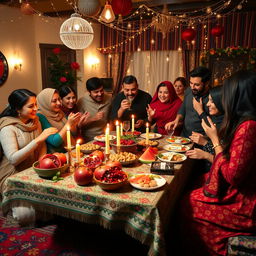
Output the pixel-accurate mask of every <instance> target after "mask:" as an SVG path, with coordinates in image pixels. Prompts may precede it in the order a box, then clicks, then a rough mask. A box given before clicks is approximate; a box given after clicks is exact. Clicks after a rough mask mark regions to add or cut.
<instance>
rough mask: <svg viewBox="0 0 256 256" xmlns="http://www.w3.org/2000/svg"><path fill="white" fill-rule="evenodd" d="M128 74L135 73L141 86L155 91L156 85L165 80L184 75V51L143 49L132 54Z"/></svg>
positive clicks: (152, 91) (148, 90) (152, 93)
mask: <svg viewBox="0 0 256 256" xmlns="http://www.w3.org/2000/svg"><path fill="white" fill-rule="evenodd" d="M127 75H134V76H135V77H136V78H137V80H138V84H139V88H140V89H141V90H144V91H146V92H148V93H150V94H151V95H152V96H153V95H154V93H155V90H156V87H157V86H158V85H159V84H160V83H161V82H163V81H166V80H168V81H171V82H172V83H173V81H174V80H175V79H176V78H177V77H178V76H183V66H182V53H181V52H178V51H143V52H134V53H133V54H132V56H131V62H130V66H129V68H128V70H127Z"/></svg>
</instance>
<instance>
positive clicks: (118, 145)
mask: <svg viewBox="0 0 256 256" xmlns="http://www.w3.org/2000/svg"><path fill="white" fill-rule="evenodd" d="M116 146H117V147H120V127H119V123H118V121H116Z"/></svg>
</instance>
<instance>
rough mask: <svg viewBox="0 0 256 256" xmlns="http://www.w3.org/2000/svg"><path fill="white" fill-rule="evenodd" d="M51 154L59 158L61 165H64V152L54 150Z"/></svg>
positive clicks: (65, 160)
mask: <svg viewBox="0 0 256 256" xmlns="http://www.w3.org/2000/svg"><path fill="white" fill-rule="evenodd" d="M53 155H55V156H57V157H58V158H59V160H60V161H61V165H64V164H66V163H67V157H66V155H65V154H64V153H59V152H55V153H53Z"/></svg>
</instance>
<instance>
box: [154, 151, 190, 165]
mask: <svg viewBox="0 0 256 256" xmlns="http://www.w3.org/2000/svg"><path fill="white" fill-rule="evenodd" d="M157 158H158V159H159V160H160V161H163V162H168V163H173V164H178V163H182V162H183V161H185V160H186V159H187V156H185V155H184V154H179V153H175V152H165V153H160V154H158V155H157Z"/></svg>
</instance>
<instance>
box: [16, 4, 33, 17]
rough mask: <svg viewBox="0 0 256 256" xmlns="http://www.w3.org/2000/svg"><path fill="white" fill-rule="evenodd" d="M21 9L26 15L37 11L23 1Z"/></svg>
mask: <svg viewBox="0 0 256 256" xmlns="http://www.w3.org/2000/svg"><path fill="white" fill-rule="evenodd" d="M20 10H21V12H22V13H23V14H25V15H32V14H34V13H35V10H34V9H33V7H32V6H31V5H30V4H29V3H22V4H21V6H20Z"/></svg>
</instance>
